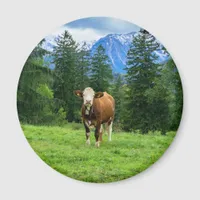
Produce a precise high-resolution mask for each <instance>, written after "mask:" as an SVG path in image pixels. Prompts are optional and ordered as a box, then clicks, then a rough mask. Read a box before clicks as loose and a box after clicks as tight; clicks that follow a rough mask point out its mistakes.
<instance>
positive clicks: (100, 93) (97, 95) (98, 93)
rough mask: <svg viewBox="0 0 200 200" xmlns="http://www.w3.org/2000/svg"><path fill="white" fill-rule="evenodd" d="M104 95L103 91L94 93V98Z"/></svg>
mask: <svg viewBox="0 0 200 200" xmlns="http://www.w3.org/2000/svg"><path fill="white" fill-rule="evenodd" d="M103 95H104V94H103V92H96V93H95V95H94V98H100V97H102V96H103Z"/></svg>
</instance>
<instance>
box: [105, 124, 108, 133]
mask: <svg viewBox="0 0 200 200" xmlns="http://www.w3.org/2000/svg"><path fill="white" fill-rule="evenodd" d="M105 135H108V123H105Z"/></svg>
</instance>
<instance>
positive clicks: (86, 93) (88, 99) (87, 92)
mask: <svg viewBox="0 0 200 200" xmlns="http://www.w3.org/2000/svg"><path fill="white" fill-rule="evenodd" d="M74 93H75V95H77V96H79V97H82V98H83V104H84V105H85V106H86V107H87V108H90V107H91V106H92V105H93V100H94V98H100V97H102V96H103V95H104V94H103V92H96V93H95V92H94V90H93V89H92V88H91V87H87V88H85V89H84V90H83V92H82V91H81V90H75V92H74Z"/></svg>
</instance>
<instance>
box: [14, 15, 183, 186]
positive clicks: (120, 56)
mask: <svg viewBox="0 0 200 200" xmlns="http://www.w3.org/2000/svg"><path fill="white" fill-rule="evenodd" d="M17 108H18V116H19V121H20V124H21V127H22V130H23V132H24V135H25V137H26V139H27V140H28V142H29V144H30V145H31V147H32V148H33V150H34V151H35V152H36V154H37V155H38V156H39V157H40V158H41V159H42V160H43V161H44V162H45V163H47V164H48V165H49V166H50V167H52V168H53V169H55V170H56V171H58V172H60V173H62V174H63V175H66V176H67V177H70V178H73V179H76V180H79V181H85V182H92V183H109V182H115V181H120V180H124V179H127V178H130V177H132V176H135V175H136V174H138V173H140V172H142V171H144V170H145V169H147V168H148V167H149V166H151V165H152V164H154V163H155V162H156V161H157V160H158V159H159V158H160V157H161V156H162V155H163V154H164V152H165V151H166V150H167V148H168V147H169V145H170V144H171V142H172V141H173V139H174V137H175V136H176V132H177V129H178V126H179V123H180V120H181V115H182V108H183V91H182V85H181V79H180V76H179V73H178V70H177V67H176V64H175V63H174V61H173V59H172V57H171V56H170V54H169V52H168V51H167V50H166V48H165V47H164V46H163V45H162V44H161V43H160V42H159V41H158V40H157V39H156V38H155V37H154V36H153V35H151V33H149V32H148V31H147V30H145V29H143V28H141V27H139V26H137V25H135V24H133V23H130V22H127V21H124V20H120V19H116V18H110V17H91V18H83V19H78V20H75V21H72V22H70V23H67V24H65V25H63V26H62V27H60V28H59V29H58V30H57V31H55V32H54V33H52V34H50V35H48V36H46V37H45V38H44V39H42V40H41V41H40V42H39V43H38V45H37V46H36V47H35V48H34V49H33V51H32V52H31V54H30V55H29V57H28V58H27V60H26V62H25V65H24V67H23V70H22V72H21V76H20V79H19V83H18V91H17Z"/></svg>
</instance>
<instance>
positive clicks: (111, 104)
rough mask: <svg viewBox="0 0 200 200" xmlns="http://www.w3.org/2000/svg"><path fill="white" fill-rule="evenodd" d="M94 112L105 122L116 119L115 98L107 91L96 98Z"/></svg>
mask: <svg viewBox="0 0 200 200" xmlns="http://www.w3.org/2000/svg"><path fill="white" fill-rule="evenodd" d="M94 112H95V115H96V117H97V119H100V120H101V121H102V122H103V123H105V122H108V121H109V120H113V119H114V113H115V100H114V98H113V97H112V96H111V95H109V94H108V93H107V92H104V95H103V96H102V97H101V98H95V99H94Z"/></svg>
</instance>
